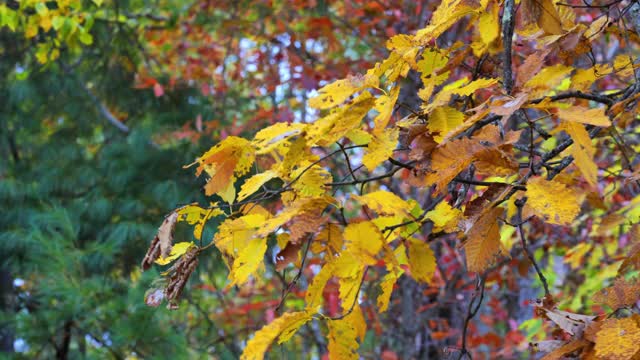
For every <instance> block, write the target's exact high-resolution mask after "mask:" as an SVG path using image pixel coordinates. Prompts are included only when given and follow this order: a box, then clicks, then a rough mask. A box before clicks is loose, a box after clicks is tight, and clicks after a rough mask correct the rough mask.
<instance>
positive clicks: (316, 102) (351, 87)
mask: <svg viewBox="0 0 640 360" xmlns="http://www.w3.org/2000/svg"><path fill="white" fill-rule="evenodd" d="M378 81H379V79H378V77H377V76H375V75H369V74H367V75H356V76H349V77H347V78H346V79H342V80H337V81H334V82H332V83H331V84H329V85H326V86H324V87H323V88H321V89H320V90H318V96H316V97H313V98H311V99H309V102H308V104H309V106H310V107H312V108H314V109H328V108H331V107H334V106H336V105H339V104H342V103H343V102H344V101H345V100H347V99H348V98H349V97H350V96H351V95H353V94H355V93H356V92H358V91H360V90H363V89H366V88H369V87H377V86H378Z"/></svg>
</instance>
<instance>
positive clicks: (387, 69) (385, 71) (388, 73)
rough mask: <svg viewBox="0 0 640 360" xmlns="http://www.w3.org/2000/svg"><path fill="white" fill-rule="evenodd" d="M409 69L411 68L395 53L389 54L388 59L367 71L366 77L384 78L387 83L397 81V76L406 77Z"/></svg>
mask: <svg viewBox="0 0 640 360" xmlns="http://www.w3.org/2000/svg"><path fill="white" fill-rule="evenodd" d="M410 69H411V66H410V65H409V64H407V62H406V61H405V60H404V59H403V58H402V56H401V55H400V54H398V53H397V52H395V51H394V52H391V54H389V57H388V58H386V59H385V60H384V61H382V62H381V63H376V65H375V66H374V67H373V68H371V69H369V70H367V75H371V76H376V77H378V78H379V77H381V76H383V75H384V76H385V77H386V78H387V81H389V82H393V81H396V80H397V79H398V77H399V76H402V77H406V76H407V73H408V72H409V70H410Z"/></svg>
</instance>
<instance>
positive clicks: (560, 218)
mask: <svg viewBox="0 0 640 360" xmlns="http://www.w3.org/2000/svg"><path fill="white" fill-rule="evenodd" d="M527 197H528V200H527V203H526V206H525V209H526V208H528V209H530V210H531V211H532V212H533V214H535V215H537V216H539V217H541V218H543V219H545V221H547V222H549V223H551V224H557V225H570V224H571V223H572V222H573V219H575V218H576V216H578V213H579V212H580V202H579V201H578V194H577V193H576V192H575V190H573V189H571V188H568V187H567V186H566V185H564V184H563V183H561V182H557V181H554V180H551V181H549V180H545V179H544V178H542V177H535V178H531V179H529V181H528V182H527Z"/></svg>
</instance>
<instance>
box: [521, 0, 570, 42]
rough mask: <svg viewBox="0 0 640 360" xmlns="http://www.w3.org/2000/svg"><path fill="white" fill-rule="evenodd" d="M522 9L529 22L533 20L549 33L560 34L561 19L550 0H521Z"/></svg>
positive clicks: (561, 31)
mask: <svg viewBox="0 0 640 360" xmlns="http://www.w3.org/2000/svg"><path fill="white" fill-rule="evenodd" d="M522 10H523V13H524V16H525V18H526V19H527V21H529V22H535V23H537V24H538V26H539V27H540V28H541V29H542V30H544V32H545V33H547V34H550V35H558V34H562V33H563V30H562V20H561V19H560V15H559V14H558V11H557V10H556V8H555V7H554V6H553V1H552V0H522Z"/></svg>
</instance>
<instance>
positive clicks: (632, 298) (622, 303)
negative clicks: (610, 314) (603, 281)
mask: <svg viewBox="0 0 640 360" xmlns="http://www.w3.org/2000/svg"><path fill="white" fill-rule="evenodd" d="M638 298H640V282H638V281H637V280H626V279H624V278H617V279H616V280H615V281H614V283H613V285H611V286H609V287H607V288H604V289H602V290H600V291H598V292H597V293H596V294H595V295H593V301H594V302H597V303H601V304H605V305H607V306H609V307H610V308H611V309H612V310H613V311H616V310H618V309H619V308H622V307H627V306H632V305H633V304H635V303H636V301H638Z"/></svg>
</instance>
